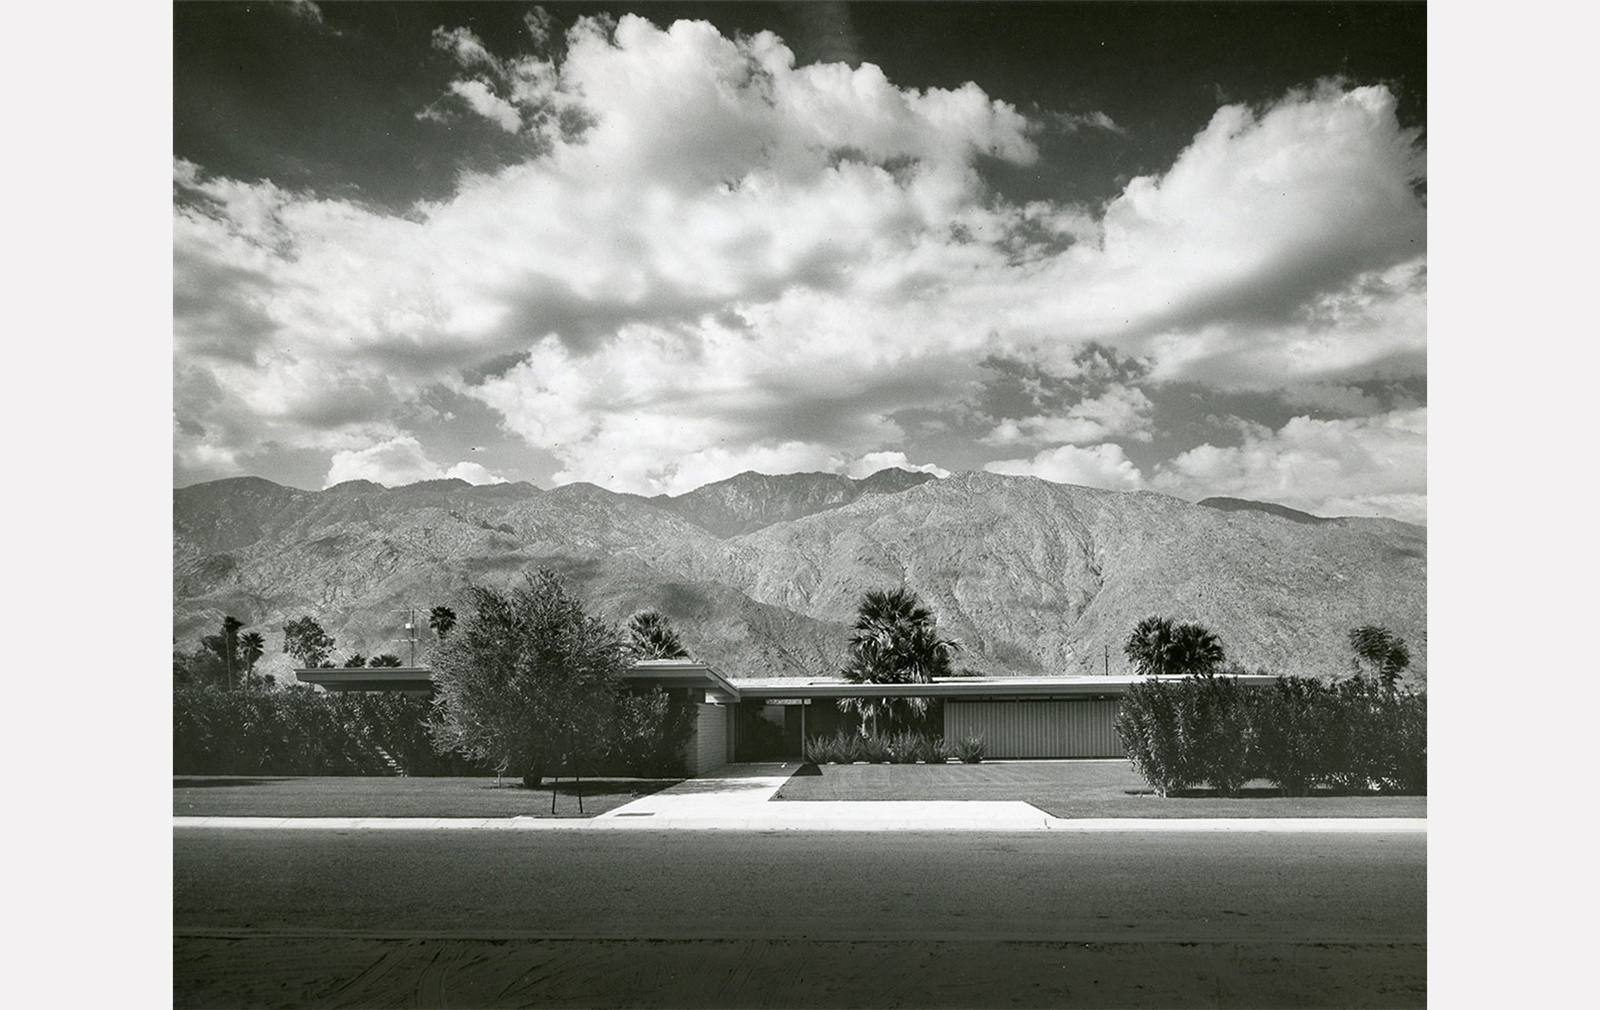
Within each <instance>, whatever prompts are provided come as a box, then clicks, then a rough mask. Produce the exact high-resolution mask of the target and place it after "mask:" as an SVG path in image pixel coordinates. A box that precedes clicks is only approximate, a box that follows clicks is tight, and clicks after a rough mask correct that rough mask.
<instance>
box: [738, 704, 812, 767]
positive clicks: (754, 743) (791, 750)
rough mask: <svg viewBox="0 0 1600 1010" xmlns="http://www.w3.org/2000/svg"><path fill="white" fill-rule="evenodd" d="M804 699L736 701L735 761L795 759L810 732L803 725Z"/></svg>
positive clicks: (798, 756) (806, 705)
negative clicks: (737, 705) (737, 704)
mask: <svg viewBox="0 0 1600 1010" xmlns="http://www.w3.org/2000/svg"><path fill="white" fill-rule="evenodd" d="M809 705H810V702H809V700H807V699H800V698H795V699H786V698H780V699H767V700H760V701H744V702H740V703H739V708H738V715H737V716H736V718H735V719H734V740H733V759H734V760H735V761H798V760H800V756H801V750H802V741H803V740H804V739H805V737H806V736H807V735H814V734H812V731H811V728H810V727H808V726H806V725H805V720H806V709H807V708H808V707H809Z"/></svg>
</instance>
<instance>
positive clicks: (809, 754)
mask: <svg viewBox="0 0 1600 1010" xmlns="http://www.w3.org/2000/svg"><path fill="white" fill-rule="evenodd" d="M832 751H833V748H831V747H829V746H828V739H827V738H826V737H820V736H814V737H812V738H811V739H809V740H807V741H806V742H805V743H803V744H801V745H800V754H801V756H802V757H804V758H805V759H806V760H807V761H809V762H811V763H812V764H814V765H825V764H827V763H828V762H829V760H831V754H832Z"/></svg>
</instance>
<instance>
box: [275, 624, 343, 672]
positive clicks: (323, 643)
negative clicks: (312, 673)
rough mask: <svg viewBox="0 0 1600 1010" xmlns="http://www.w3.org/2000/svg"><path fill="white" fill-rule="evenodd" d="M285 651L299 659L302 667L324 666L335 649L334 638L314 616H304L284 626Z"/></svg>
mask: <svg viewBox="0 0 1600 1010" xmlns="http://www.w3.org/2000/svg"><path fill="white" fill-rule="evenodd" d="M283 651H284V652H287V653H288V654H289V655H291V656H293V657H294V658H295V659H297V660H299V662H300V666H301V668H302V669H309V668H312V667H317V666H322V665H323V664H325V663H327V661H328V654H329V653H330V652H332V651H333V639H332V638H330V637H329V636H328V633H327V632H326V631H323V630H322V625H320V624H318V623H317V622H316V620H315V619H314V618H311V617H302V618H300V619H299V620H296V621H290V622H289V623H288V624H285V625H284V626H283Z"/></svg>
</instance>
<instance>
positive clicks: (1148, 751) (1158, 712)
mask: <svg viewBox="0 0 1600 1010" xmlns="http://www.w3.org/2000/svg"><path fill="white" fill-rule="evenodd" d="M1180 719H1181V713H1180V687H1179V685H1177V684H1173V683H1169V682H1165V681H1144V682H1141V683H1137V684H1134V685H1133V686H1132V687H1130V688H1129V689H1128V693H1127V695H1125V696H1124V697H1123V699H1122V705H1121V706H1120V707H1119V709H1118V711H1117V721H1116V729H1117V735H1118V736H1119V737H1121V738H1122V749H1123V751H1124V752H1125V753H1126V754H1127V755H1128V760H1130V761H1132V762H1133V767H1134V770H1135V771H1137V772H1138V773H1139V774H1140V775H1142V776H1143V777H1144V780H1145V781H1146V782H1148V783H1150V785H1151V786H1153V787H1154V788H1155V791H1156V794H1157V795H1159V796H1166V795H1169V794H1171V793H1174V792H1177V791H1178V790H1180V789H1185V788H1188V787H1189V786H1190V785H1192V784H1194V778H1193V774H1194V773H1193V770H1192V768H1191V766H1190V764H1189V762H1188V760H1187V755H1186V754H1185V753H1184V751H1183V747H1182V743H1183V739H1182V736H1181V734H1180V732H1179V723H1180Z"/></svg>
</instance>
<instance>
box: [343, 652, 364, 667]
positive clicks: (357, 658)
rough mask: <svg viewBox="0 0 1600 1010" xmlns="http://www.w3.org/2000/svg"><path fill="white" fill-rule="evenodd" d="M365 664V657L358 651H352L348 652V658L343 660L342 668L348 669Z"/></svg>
mask: <svg viewBox="0 0 1600 1010" xmlns="http://www.w3.org/2000/svg"><path fill="white" fill-rule="evenodd" d="M366 665H367V657H365V656H363V655H362V654H361V653H359V652H352V653H351V654H350V658H348V659H346V660H345V661H344V668H345V669H346V670H348V669H350V668H352V667H356V666H366Z"/></svg>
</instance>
